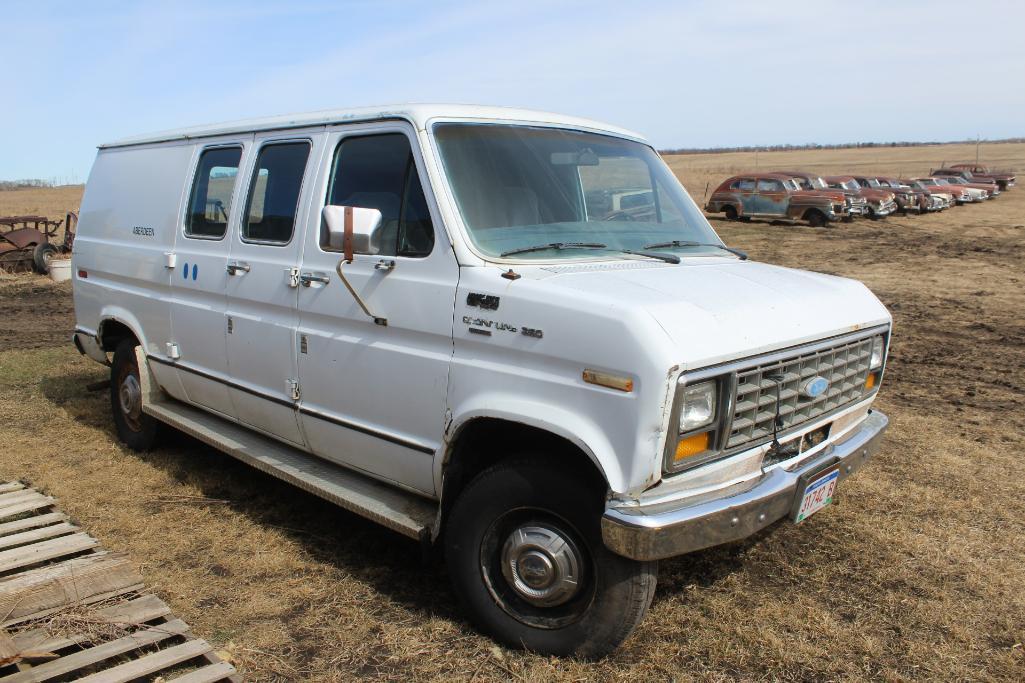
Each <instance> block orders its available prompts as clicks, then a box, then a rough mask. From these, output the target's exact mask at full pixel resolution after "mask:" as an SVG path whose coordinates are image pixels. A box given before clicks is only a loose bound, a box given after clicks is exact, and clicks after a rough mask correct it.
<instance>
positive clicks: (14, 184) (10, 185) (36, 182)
mask: <svg viewBox="0 0 1025 683" xmlns="http://www.w3.org/2000/svg"><path fill="white" fill-rule="evenodd" d="M76 184H77V183H73V182H66V181H63V180H58V179H56V178H54V179H51V180H43V179H41V178H23V179H21V180H0V192H2V191H3V190H27V189H30V188H33V187H60V186H61V185H76Z"/></svg>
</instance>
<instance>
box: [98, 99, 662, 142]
mask: <svg viewBox="0 0 1025 683" xmlns="http://www.w3.org/2000/svg"><path fill="white" fill-rule="evenodd" d="M382 119H403V120H406V121H409V122H410V123H411V124H412V125H413V126H414V127H415V128H417V129H418V130H423V129H425V128H426V126H427V123H428V122H429V121H431V120H432V119H481V120H491V121H493V120H501V121H510V122H522V123H541V124H554V125H558V126H565V127H570V128H581V129H585V130H593V131H598V132H602V133H610V134H612V135H616V136H619V137H626V138H632V139H634V140H639V141H642V142H643V141H644V138H643V137H642V136H641V135H640V134H638V133H635V132H633V131H630V130H627V129H625V128H618V127H616V126H610V125H608V124H605V123H600V122H598V121H592V120H590V119H583V118H577V117H574V116H564V115H562V114H553V113H550V112H543V111H532V110H529V109H514V108H510V107H492V106H480V105H471V104H397V105H389V106H378V107H360V108H355V109H330V110H325V111H314V112H307V113H301V114H285V115H281V116H268V117H264V118H258V119H243V120H240V121H227V122H224V123H213V124H207V125H202V126H191V127H188V128H178V129H175V130H166V131H160V132H156V133H149V134H145V135H136V136H132V137H128V138H123V139H121V140H115V141H113V142H108V143H105V144H102V145H100V146H99V147H100V149H104V148H110V147H127V146H131V145H146V144H151V143H155V142H169V141H172V140H189V139H192V138H205V137H214V136H218V135H231V134H234V133H249V132H255V131H267V130H286V129H289V128H307V127H309V126H322V125H331V124H337V123H357V122H361V121H379V120H382Z"/></svg>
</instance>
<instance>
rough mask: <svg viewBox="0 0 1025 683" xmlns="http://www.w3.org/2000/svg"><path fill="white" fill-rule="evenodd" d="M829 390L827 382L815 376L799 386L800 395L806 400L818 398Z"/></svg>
mask: <svg viewBox="0 0 1025 683" xmlns="http://www.w3.org/2000/svg"><path fill="white" fill-rule="evenodd" d="M827 389H829V380H828V379H826V378H825V377H822V376H821V375H816V376H815V377H812V378H811V379H809V380H807V381H806V382H805V383H804V384H802V385H801V395H802V396H805V397H807V398H818V397H819V396H821V395H822V394H824V393H826V390H827Z"/></svg>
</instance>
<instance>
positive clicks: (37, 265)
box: [32, 242, 57, 275]
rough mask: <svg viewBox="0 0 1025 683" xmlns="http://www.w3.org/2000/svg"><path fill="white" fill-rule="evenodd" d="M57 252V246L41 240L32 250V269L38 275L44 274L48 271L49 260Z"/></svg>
mask: <svg viewBox="0 0 1025 683" xmlns="http://www.w3.org/2000/svg"><path fill="white" fill-rule="evenodd" d="M56 254H57V247H55V246H53V245H52V244H49V243H47V242H43V243H42V244H37V245H36V248H35V249H33V250H32V269H33V270H35V271H36V272H37V273H39V274H40V275H46V274H47V273H49V272H50V261H52V260H53V257H54V256H55V255H56Z"/></svg>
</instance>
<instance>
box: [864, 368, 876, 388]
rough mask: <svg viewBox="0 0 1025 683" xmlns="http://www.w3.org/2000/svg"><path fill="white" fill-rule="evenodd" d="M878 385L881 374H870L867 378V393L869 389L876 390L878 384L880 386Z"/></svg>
mask: <svg viewBox="0 0 1025 683" xmlns="http://www.w3.org/2000/svg"><path fill="white" fill-rule="evenodd" d="M878 383H879V373H878V372H870V373H868V377H866V378H865V391H868V390H869V389H874V388H875V386H876V384H878Z"/></svg>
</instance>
